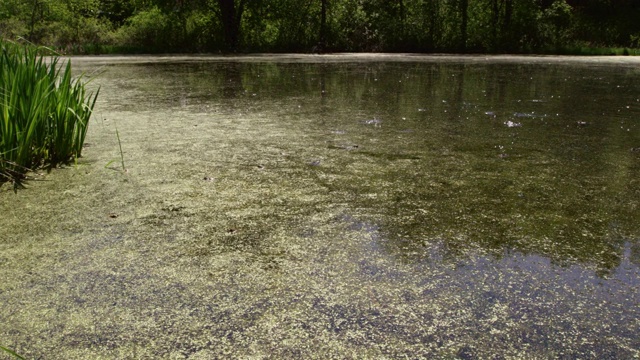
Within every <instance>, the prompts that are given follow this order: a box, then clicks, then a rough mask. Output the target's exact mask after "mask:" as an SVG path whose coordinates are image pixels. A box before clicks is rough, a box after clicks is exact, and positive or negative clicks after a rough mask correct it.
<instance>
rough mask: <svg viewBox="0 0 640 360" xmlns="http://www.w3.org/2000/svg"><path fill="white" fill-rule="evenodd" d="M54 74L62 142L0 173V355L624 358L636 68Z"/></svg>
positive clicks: (146, 67)
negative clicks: (60, 162)
mask: <svg viewBox="0 0 640 360" xmlns="http://www.w3.org/2000/svg"><path fill="white" fill-rule="evenodd" d="M73 63H74V67H75V68H76V69H77V70H79V71H85V72H87V73H92V72H95V71H97V72H98V75H96V76H95V79H94V80H93V82H92V84H93V85H94V86H97V85H100V86H101V93H100V97H99V101H98V104H97V106H96V110H95V116H94V117H93V119H92V124H91V126H90V129H89V135H88V137H87V147H86V149H85V152H84V157H83V158H81V159H80V161H79V163H78V164H77V165H76V166H71V167H68V168H65V169H59V170H55V171H53V172H52V173H50V174H46V175H43V176H37V177H36V179H35V180H33V181H30V182H29V183H28V184H27V189H25V190H19V191H18V192H17V194H14V193H13V192H12V191H11V188H10V187H9V186H7V185H5V187H2V188H1V189H2V190H3V191H2V192H1V193H0V212H1V213H2V217H1V218H0V228H1V229H2V231H1V233H0V274H1V278H2V281H0V345H4V346H7V347H10V348H12V349H15V350H16V351H17V352H18V353H20V354H22V355H23V356H26V357H29V358H38V359H40V358H41V359H87V358H92V359H97V358H105V359H115V358H172V359H179V358H193V359H197V358H200V359H213V358H318V359H328V358H335V359H343V358H451V359H453V358H459V359H474V358H496V359H499V358H519V359H520V358H566V359H575V358H583V359H584V358H593V359H596V358H597V359H631V358H638V357H640V320H639V319H640V305H639V304H640V221H639V220H640V208H639V204H640V61H638V60H633V59H632V60H629V59H622V60H621V59H620V58H607V59H603V58H556V57H549V58H545V57H542V58H540V57H520V58H513V57H445V56H441V57H420V56H401V55H398V56H370V55H361V56H357V55H356V56H323V57H317V56H273V57H269V56H258V57H240V58H230V57H193V58H187V57H166V58H154V57H149V58H146V57H145V58H126V57H125V58H115V57H114V58H109V57H104V58H102V57H99V58H74V59H73ZM116 128H117V129H118V134H119V137H120V141H121V145H122V150H123V159H124V167H125V168H126V172H124V171H122V166H123V164H122V163H121V158H120V152H119V148H118V138H117V137H116ZM1 356H2V355H0V357H1Z"/></svg>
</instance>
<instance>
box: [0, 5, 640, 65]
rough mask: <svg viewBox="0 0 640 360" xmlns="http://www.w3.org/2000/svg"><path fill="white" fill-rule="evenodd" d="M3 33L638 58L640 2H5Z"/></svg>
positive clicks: (218, 46) (152, 47) (109, 41)
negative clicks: (633, 54)
mask: <svg viewBox="0 0 640 360" xmlns="http://www.w3.org/2000/svg"><path fill="white" fill-rule="evenodd" d="M0 37H2V38H4V39H9V40H16V39H26V40H28V41H31V42H33V43H36V44H40V45H46V46H50V47H53V48H55V49H58V51H61V52H63V53H171V52H209V53H217V52H334V51H354V52H359V51H385V52H462V53H464V52H488V53H507V52H509V53H541V52H542V53H589V52H592V53H593V52H597V51H602V52H604V53H616V51H618V53H629V51H631V53H636V52H637V51H635V50H630V49H637V48H639V47H640V1H638V0H616V1H614V0H2V1H0ZM612 48H617V50H614V49H612ZM598 49H600V50H598Z"/></svg>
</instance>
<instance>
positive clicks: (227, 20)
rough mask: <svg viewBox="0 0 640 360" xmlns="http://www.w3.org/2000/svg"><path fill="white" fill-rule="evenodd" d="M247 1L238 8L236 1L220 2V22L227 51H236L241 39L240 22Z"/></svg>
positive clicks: (219, 0)
mask: <svg viewBox="0 0 640 360" xmlns="http://www.w3.org/2000/svg"><path fill="white" fill-rule="evenodd" d="M244 4H245V0H240V3H239V4H238V5H237V6H236V2H235V0H218V5H219V6H220V13H219V15H220V21H221V22H222V27H223V31H224V39H225V43H226V44H225V45H226V46H227V50H230V51H236V50H237V49H238V42H239V39H240V20H241V19H242V13H243V11H244Z"/></svg>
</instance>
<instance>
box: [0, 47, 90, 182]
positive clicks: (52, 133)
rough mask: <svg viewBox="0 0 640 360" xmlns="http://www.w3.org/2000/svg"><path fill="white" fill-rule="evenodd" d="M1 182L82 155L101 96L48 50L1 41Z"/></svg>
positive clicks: (64, 162) (69, 66)
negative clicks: (46, 55)
mask: <svg viewBox="0 0 640 360" xmlns="http://www.w3.org/2000/svg"><path fill="white" fill-rule="evenodd" d="M0 47H1V53H0V182H4V181H13V182H14V183H15V184H19V183H20V180H21V179H23V178H24V175H25V174H26V172H27V171H29V170H31V169H37V168H42V167H46V168H48V169H51V168H53V167H55V166H57V165H60V164H66V163H69V162H70V161H72V160H74V159H76V158H78V157H80V156H81V153H82V146H83V144H84V139H85V136H86V133H87V128H88V124H89V118H90V117H91V113H92V111H93V107H94V105H95V102H96V99H97V97H98V92H99V90H98V91H96V92H95V93H92V92H87V91H86V89H85V83H84V82H82V79H81V78H78V79H74V78H73V77H72V75H71V63H70V62H67V63H66V65H65V66H60V58H59V57H58V56H55V55H54V56H51V57H50V58H45V55H42V54H43V51H44V49H42V48H35V47H31V46H23V45H18V44H15V43H9V42H0Z"/></svg>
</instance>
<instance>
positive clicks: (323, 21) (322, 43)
mask: <svg viewBox="0 0 640 360" xmlns="http://www.w3.org/2000/svg"><path fill="white" fill-rule="evenodd" d="M328 1H329V0H321V8H320V39H319V41H318V50H319V52H324V51H325V49H326V46H327V2H328Z"/></svg>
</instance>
